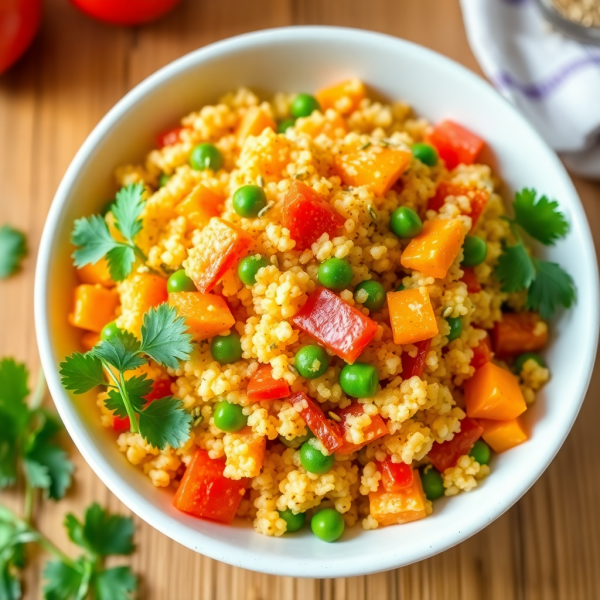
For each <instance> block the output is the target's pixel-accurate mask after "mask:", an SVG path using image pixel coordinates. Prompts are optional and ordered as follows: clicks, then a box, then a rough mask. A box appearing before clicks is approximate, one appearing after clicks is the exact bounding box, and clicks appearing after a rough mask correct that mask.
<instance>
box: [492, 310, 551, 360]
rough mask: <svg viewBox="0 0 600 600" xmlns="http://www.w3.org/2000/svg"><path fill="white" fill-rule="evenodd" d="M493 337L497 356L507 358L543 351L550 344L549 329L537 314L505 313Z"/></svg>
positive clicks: (497, 323)
mask: <svg viewBox="0 0 600 600" xmlns="http://www.w3.org/2000/svg"><path fill="white" fill-rule="evenodd" d="M493 336H494V350H495V352H496V355H497V356H498V357H499V358H506V357H509V356H515V355H516V354H523V353H524V352H535V351H536V350H541V349H542V348H543V347H544V346H545V345H546V344H547V343H548V327H547V326H546V325H545V323H544V322H543V321H542V320H541V319H540V317H539V316H538V314H537V313H533V312H525V313H504V314H503V315H502V320H501V321H498V322H496V323H495V324H494V334H493Z"/></svg>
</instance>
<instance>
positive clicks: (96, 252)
mask: <svg viewBox="0 0 600 600" xmlns="http://www.w3.org/2000/svg"><path fill="white" fill-rule="evenodd" d="M71 242H72V243H73V245H74V246H79V248H78V249H77V250H75V252H73V254H72V255H71V256H72V257H73V260H74V262H75V266H76V267H84V266H85V265H89V264H96V263H97V262H98V261H99V260H100V259H101V258H104V257H105V256H106V255H107V254H108V253H109V252H110V251H111V250H112V249H113V248H115V247H116V246H118V245H119V243H118V242H116V241H115V240H114V239H113V237H112V236H111V235H110V231H109V230H108V225H107V224H106V221H105V220H104V217H101V216H100V215H92V216H91V217H82V218H81V219H77V220H76V221H75V224H74V226H73V233H72V234H71Z"/></svg>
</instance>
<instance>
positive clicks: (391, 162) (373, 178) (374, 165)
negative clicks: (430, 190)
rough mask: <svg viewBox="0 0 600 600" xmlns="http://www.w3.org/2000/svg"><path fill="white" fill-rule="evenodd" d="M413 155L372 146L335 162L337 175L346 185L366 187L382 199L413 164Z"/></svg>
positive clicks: (341, 155)
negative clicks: (411, 162) (411, 163)
mask: <svg viewBox="0 0 600 600" xmlns="http://www.w3.org/2000/svg"><path fill="white" fill-rule="evenodd" d="M411 158H412V154H411V153H410V152H407V151H406V150H396V149H393V148H382V147H381V146H369V148H365V149H364V150H356V151H354V152H348V153H347V154H338V155H336V156H335V159H334V172H335V174H336V175H339V177H340V178H341V180H342V182H343V183H344V184H345V185H348V186H352V187H359V186H362V185H364V186H366V187H368V188H369V189H370V190H371V191H372V192H373V193H374V194H375V196H378V197H381V196H384V195H385V193H386V192H387V191H388V190H389V189H390V188H391V187H392V186H393V185H394V183H396V181H397V180H398V178H399V177H400V176H401V175H402V173H404V171H406V168H407V167H408V165H409V164H410V161H411Z"/></svg>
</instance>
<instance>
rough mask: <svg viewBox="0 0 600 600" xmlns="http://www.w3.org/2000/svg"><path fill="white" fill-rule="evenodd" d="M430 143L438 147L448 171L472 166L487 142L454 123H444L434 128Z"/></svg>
mask: <svg viewBox="0 0 600 600" xmlns="http://www.w3.org/2000/svg"><path fill="white" fill-rule="evenodd" d="M428 141H429V143H431V144H432V145H433V146H435V147H436V149H437V151H438V153H439V155H440V158H442V159H443V160H444V161H445V163H446V167H447V168H448V169H454V167H456V166H458V165H460V164H463V165H472V164H473V163H474V162H475V161H476V160H477V157H478V156H479V153H480V152H481V150H482V149H483V146H484V145H485V142H484V141H483V140H482V139H481V138H480V137H479V136H477V135H475V134H474V133H472V132H471V131H469V130H468V129H465V128H464V127H462V126H461V125H459V124H458V123H454V122H453V121H442V122H441V123H439V124H438V125H436V126H435V127H434V128H433V131H432V132H431V134H430V135H429V136H428Z"/></svg>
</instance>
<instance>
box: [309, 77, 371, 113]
mask: <svg viewBox="0 0 600 600" xmlns="http://www.w3.org/2000/svg"><path fill="white" fill-rule="evenodd" d="M366 95H367V90H366V89H365V86H364V84H363V82H362V81H360V79H348V80H347V81H342V82H341V83H338V84H336V85H332V86H331V87H328V88H324V89H322V90H319V91H318V92H317V93H316V94H315V98H316V99H317V100H318V102H319V104H320V105H321V110H322V111H323V112H325V111H326V110H327V109H328V108H334V109H335V110H337V111H338V112H339V113H341V114H343V115H347V114H349V113H351V112H353V111H355V110H356V109H357V108H358V106H359V104H360V101H361V100H362V99H363V98H364V97H365V96H366Z"/></svg>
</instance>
